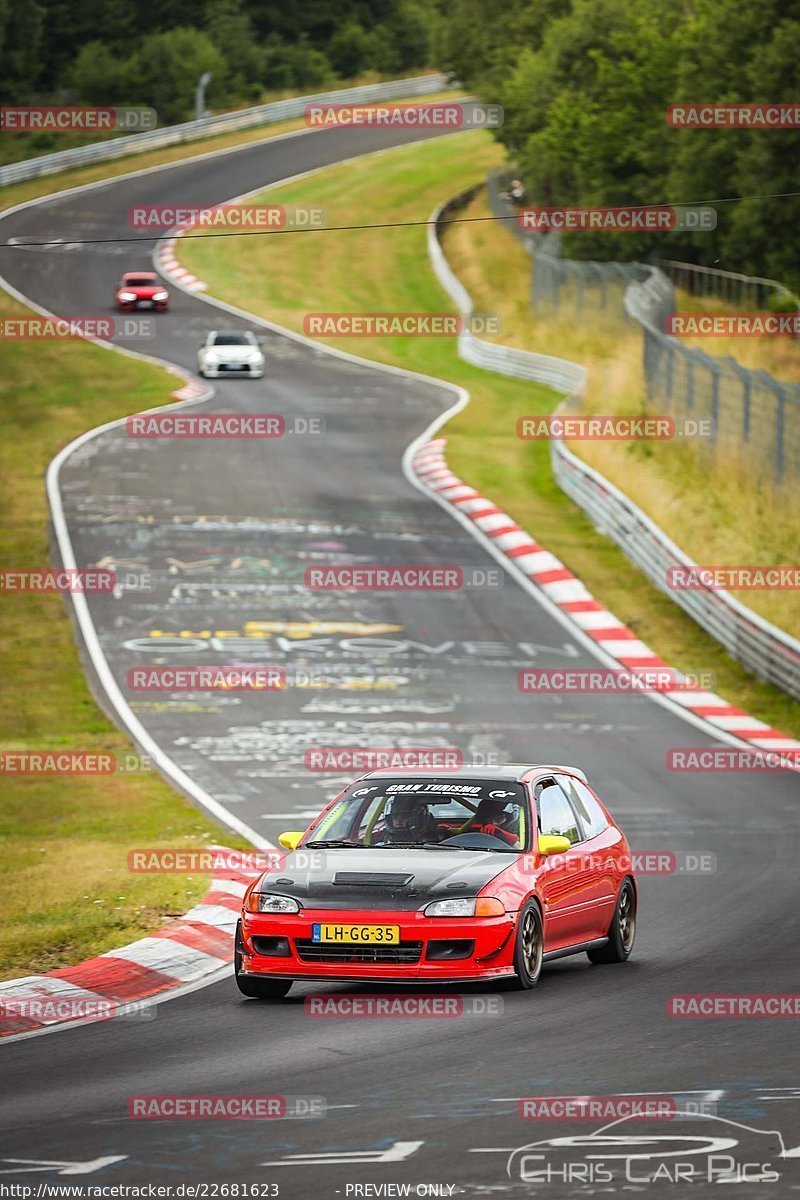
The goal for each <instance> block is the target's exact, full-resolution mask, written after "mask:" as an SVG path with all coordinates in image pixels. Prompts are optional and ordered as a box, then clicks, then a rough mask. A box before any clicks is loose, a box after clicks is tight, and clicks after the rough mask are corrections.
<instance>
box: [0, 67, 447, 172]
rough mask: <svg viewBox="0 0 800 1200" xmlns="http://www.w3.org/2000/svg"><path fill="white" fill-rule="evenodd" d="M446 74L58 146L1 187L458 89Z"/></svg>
mask: <svg viewBox="0 0 800 1200" xmlns="http://www.w3.org/2000/svg"><path fill="white" fill-rule="evenodd" d="M454 86H456V85H455V84H451V83H450V82H449V81H448V77H447V76H446V75H441V74H437V75H420V76H418V77H417V78H414V79H392V80H390V81H389V82H387V83H368V84H364V85H363V86H361V87H353V88H344V89H341V90H340V91H337V92H317V93H316V94H315V95H312V96H293V97H292V98H291V99H289V100H275V101H273V102H272V103H270V104H259V105H257V106H256V107H255V108H243V109H240V110H239V111H238V112H230V113H223V114H222V115H220V116H218V117H205V118H203V119H202V120H200V121H186V122H185V123H184V124H182V125H166V126H165V127H164V128H163V129H154V130H150V131H148V132H147V133H131V134H128V135H127V136H125V137H119V138H113V139H111V140H109V141H107V142H93V143H92V144H91V145H89V146H76V147H75V148H74V149H72V150H59V151H57V152H56V153H55V154H43V155H41V156H40V157H39V158H27V159H25V160H24V161H22V162H16V163H9V164H8V165H7V166H4V167H0V187H5V186H6V185H7V184H9V183H19V182H21V181H22V180H24V179H38V178H39V176H41V175H54V174H55V173H56V172H58V171H66V170H68V169H69V168H70V167H83V166H86V165H87V164H89V163H96V162H107V161H109V160H110V159H114V158H123V157H125V156H127V155H129V154H141V153H142V151H144V150H157V149H160V148H161V147H162V146H174V145H177V144H179V143H181V142H194V141H197V140H198V139H199V138H205V137H211V136H213V135H214V134H219V133H228V132H230V131H233V130H237V129H250V128H251V127H253V126H256V125H272V124H274V123H275V122H276V121H286V120H291V119H292V118H293V117H302V115H303V112H304V110H305V108H306V106H307V105H309V104H349V103H352V102H359V103H362V104H366V103H370V102H371V101H376V100H398V99H404V98H408V97H411V96H424V95H426V94H427V93H429V92H437V91H442V90H444V89H445V88H448V87H454Z"/></svg>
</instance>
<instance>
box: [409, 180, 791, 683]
mask: <svg viewBox="0 0 800 1200" xmlns="http://www.w3.org/2000/svg"><path fill="white" fill-rule="evenodd" d="M479 187H480V185H479V186H478V187H475V188H471V189H470V190H469V191H468V192H463V193H461V194H460V195H458V196H456V197H454V198H453V199H452V200H449V201H448V202H447V203H446V204H443V205H441V206H440V207H439V208H438V209H437V210H436V211H435V212H434V213H433V215H432V216H431V218H430V222H431V223H430V225H429V227H428V253H429V256H430V261H431V265H432V267H433V270H434V273H435V275H436V277H437V279H438V280H439V282H440V284H441V285H442V287H443V288H444V289H445V291H446V292H447V294H448V295H449V296H450V298H451V299H452V300H453V302H454V303H455V304H456V305H457V307H458V309H459V312H460V313H461V315H462V316H463V317H464V318H465V320H468V318H469V317H470V316H471V314H472V311H473V309H472V300H471V297H470V295H469V293H468V292H467V290H466V288H465V287H464V286H463V284H462V283H461V282H460V280H459V279H458V278H457V277H456V275H455V274H454V273H453V271H452V269H451V268H450V265H449V264H448V262H447V260H446V258H445V256H444V252H443V250H442V246H441V241H440V233H441V227H442V225H443V224H444V223H445V222H446V220H447V219H448V218H449V217H452V216H453V215H454V214H455V213H456V212H457V211H458V210H459V209H460V208H463V207H464V205H465V204H467V203H468V202H469V200H471V199H472V197H473V196H474V195H475V194H476V193H477V191H478V190H479ZM458 352H459V355H460V356H461V357H462V358H464V359H465V360H466V361H467V362H470V363H472V364H473V365H475V366H479V367H484V368H486V369H487V370H494V371H497V372H498V373H499V374H502V375H509V376H512V377H514V378H517V379H532V380H536V381H537V382H539V383H545V384H548V385H549V386H550V387H552V388H554V389H555V390H556V391H561V392H564V393H567V399H566V400H565V401H563V402H562V404H561V405H560V406H559V408H560V409H567V408H569V407H577V404H578V402H579V400H580V395H581V392H582V391H583V388H584V387H585V383H586V375H587V372H586V369H585V368H584V367H581V366H579V365H578V364H577V363H573V362H570V361H568V360H566V359H559V358H553V357H551V356H550V355H547V354H537V353H534V352H532V351H528V350H518V349H516V348H514V347H509V346H499V345H496V344H492V343H489V342H485V341H483V340H482V339H481V338H478V337H476V336H475V335H474V334H472V333H470V332H469V331H465V332H463V333H462V334H461V335H460V336H459V339H458ZM550 457H551V462H552V467H553V473H554V475H555V478H556V481H557V483H558V484H559V486H560V487H561V488H562V490H563V491H564V492H565V493H566V494H567V495H568V496H569V497H570V498H571V499H573V500H574V501H575V503H576V504H578V505H579V506H580V507H581V508H582V509H583V510H584V512H586V513H587V514H588V515H589V516H590V517H591V518H592V520H593V521H594V523H595V525H596V526H597V528H598V529H599V530H600V532H601V533H603V534H605V535H606V536H607V537H609V538H610V539H611V540H612V541H613V542H615V543H616V545H617V546H619V547H620V549H621V550H622V552H623V553H624V554H625V555H626V557H627V558H629V559H630V561H631V562H632V563H634V564H635V565H636V566H637V567H638V568H639V569H640V570H641V571H642V572H643V574H645V575H646V576H647V578H648V579H650V580H651V582H652V583H654V584H655V586H656V587H657V588H659V590H660V591H662V592H664V593H665V594H666V595H668V596H669V597H670V599H671V600H674V601H675V603H676V604H678V605H679V606H680V607H681V608H683V609H684V610H685V611H686V612H687V613H688V614H689V615H690V616H691V617H692V618H693V619H694V620H695V621H696V622H697V623H698V625H700V626H701V627H702V628H703V629H705V630H706V632H707V633H710V634H711V636H712V637H713V638H715V639H716V640H717V641H718V642H719V643H720V644H721V645H723V646H724V647H725V649H726V650H727V651H728V653H729V654H731V655H732V656H733V657H734V658H736V659H737V660H738V661H739V662H741V663H742V664H743V665H744V666H745V667H747V668H748V670H750V671H752V672H753V674H754V675H755V676H757V677H758V678H759V679H763V680H766V681H767V682H769V683H773V684H775V685H776V687H779V688H780V689H781V690H782V691H784V692H787V693H788V694H789V695H790V696H792V697H794V699H796V700H800V641H798V640H797V639H796V638H793V637H791V636H790V635H789V634H788V633H786V632H784V630H782V629H778V628H777V626H775V625H772V624H770V622H769V621H766V620H764V619H763V617H760V616H759V615H758V614H757V613H754V612H753V611H752V610H751V609H749V608H747V607H746V606H745V605H743V604H741V603H740V602H739V601H738V600H736V599H735V598H734V597H733V596H731V595H730V593H728V592H726V591H723V590H710V589H708V590H703V591H676V590H673V589H671V588H669V587H668V586H667V579H668V574H667V572H668V571H669V569H670V568H675V567H683V568H691V567H696V566H697V564H696V563H695V562H694V561H693V560H692V559H691V558H689V556H688V555H687V554H684V552H683V551H682V550H681V549H680V547H679V546H677V545H676V544H675V543H674V542H673V541H672V540H671V539H670V538H668V537H667V535H666V534H665V533H664V531H663V530H662V529H659V527H658V526H657V525H656V524H655V522H654V521H652V520H651V519H650V518H649V517H648V516H647V514H646V513H644V512H643V511H642V510H641V509H640V508H639V507H638V506H637V505H636V504H634V503H633V501H632V500H630V499H629V498H628V497H627V496H626V495H625V494H624V493H623V492H621V491H620V490H619V488H616V487H615V486H614V485H613V484H612V483H611V482H610V481H609V480H607V479H606V478H605V477H604V476H603V475H601V474H600V473H599V471H595V470H594V469H593V468H592V467H590V466H588V464H587V463H585V462H583V461H582V460H581V459H580V458H578V457H577V455H575V454H573V453H572V451H571V450H569V449H568V448H567V447H566V446H565V445H564V443H563V442H560V441H556V440H554V441H551V443H550Z"/></svg>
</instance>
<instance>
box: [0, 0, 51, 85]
mask: <svg viewBox="0 0 800 1200" xmlns="http://www.w3.org/2000/svg"><path fill="white" fill-rule="evenodd" d="M42 23H43V10H42V6H41V5H40V4H37V3H36V2H35V0H1V2H0V56H2V63H3V73H2V76H0V100H2V101H4V102H7V103H11V104H24V103H25V102H26V101H28V100H30V99H31V96H32V93H33V89H34V88H35V87H36V84H37V83H38V80H39V74H40V70H41V67H40V62H39V50H40V46H41V40H42Z"/></svg>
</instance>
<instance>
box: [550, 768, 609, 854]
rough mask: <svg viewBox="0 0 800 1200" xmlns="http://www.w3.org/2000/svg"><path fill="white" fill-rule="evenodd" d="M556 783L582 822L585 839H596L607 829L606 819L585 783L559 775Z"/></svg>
mask: <svg viewBox="0 0 800 1200" xmlns="http://www.w3.org/2000/svg"><path fill="white" fill-rule="evenodd" d="M558 782H559V783H560V784H561V786H562V787H563V789H564V791H565V792H566V793H567V795H568V796H569V798H570V800H571V801H572V806H573V808H574V809H575V811H576V812H577V814H578V816H579V817H580V819H581V821H582V822H583V828H584V829H585V830H586V837H587V838H593V837H597V835H598V833H602V832H603V830H604V829H608V819H607V817H606V815H605V813H604V812H603V810H602V808H601V807H600V805H599V804H598V803H597V801H596V800H595V798H594V796H593V795H592V793H591V792H590V791H589V789H588V787H587V786H586V784H585V783H581V781H580V779H572V778H570V777H569V776H567V775H559V777H558Z"/></svg>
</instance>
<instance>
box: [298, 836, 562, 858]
mask: <svg viewBox="0 0 800 1200" xmlns="http://www.w3.org/2000/svg"><path fill="white" fill-rule="evenodd" d="M281 844H282V843H281ZM571 845H572V842H571V841H570V840H569V838H566V837H557V836H556V835H554V834H550V833H540V834H539V841H538V842H537V846H536V848H537V850H538V851H539V853H540V854H541V855H542V857H543V858H546V857H547V855H548V854H566V852H567V850H569V848H570V846H571Z"/></svg>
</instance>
